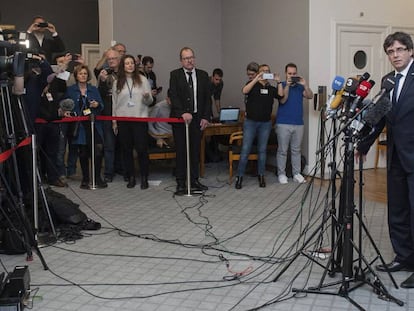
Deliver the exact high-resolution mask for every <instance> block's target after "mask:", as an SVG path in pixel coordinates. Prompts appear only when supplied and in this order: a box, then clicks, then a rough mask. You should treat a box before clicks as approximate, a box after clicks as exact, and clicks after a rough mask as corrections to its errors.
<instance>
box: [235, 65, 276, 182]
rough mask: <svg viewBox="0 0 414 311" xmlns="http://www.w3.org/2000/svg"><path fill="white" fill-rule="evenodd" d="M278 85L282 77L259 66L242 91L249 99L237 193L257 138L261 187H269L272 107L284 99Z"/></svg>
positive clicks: (263, 66) (238, 170)
mask: <svg viewBox="0 0 414 311" xmlns="http://www.w3.org/2000/svg"><path fill="white" fill-rule="evenodd" d="M268 79H269V80H275V81H276V82H277V83H278V86H277V87H274V86H272V85H270V83H269V81H268ZM279 84H280V77H279V75H274V74H272V73H270V67H269V66H268V65H265V64H263V65H260V66H259V73H258V74H257V75H256V76H254V77H253V78H252V79H251V80H250V81H249V82H247V83H246V85H245V86H244V87H243V89H242V92H243V94H245V95H246V117H245V119H244V124H243V145H242V150H241V153H240V161H239V166H238V168H237V178H236V189H241V188H242V183H243V175H244V171H245V170H246V165H247V161H248V157H249V154H250V150H251V148H252V145H253V141H254V139H255V138H257V153H258V157H259V158H258V161H257V171H258V177H259V187H262V188H263V187H266V181H265V178H264V172H265V166H266V148H267V141H268V140H269V135H270V131H271V129H272V120H271V117H272V109H273V103H274V100H275V99H278V100H280V99H281V98H282V97H283V90H282V88H281V87H280V85H279Z"/></svg>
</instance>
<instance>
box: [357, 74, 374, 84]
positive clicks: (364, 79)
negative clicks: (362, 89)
mask: <svg viewBox="0 0 414 311" xmlns="http://www.w3.org/2000/svg"><path fill="white" fill-rule="evenodd" d="M370 77H371V75H370V74H369V72H364V73H363V74H362V75H361V76H360V77H359V80H358V82H359V83H361V82H362V81H367V80H368V79H369V78H370Z"/></svg>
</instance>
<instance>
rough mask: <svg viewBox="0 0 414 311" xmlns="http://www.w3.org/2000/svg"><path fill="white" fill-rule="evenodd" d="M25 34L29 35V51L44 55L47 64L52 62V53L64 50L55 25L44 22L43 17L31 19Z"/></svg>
mask: <svg viewBox="0 0 414 311" xmlns="http://www.w3.org/2000/svg"><path fill="white" fill-rule="evenodd" d="M27 33H28V34H29V44H30V45H29V49H30V50H31V51H35V52H37V53H39V54H44V55H45V56H46V59H47V61H48V62H49V63H51V61H52V55H53V53H60V52H63V51H64V50H65V44H64V43H63V41H62V39H61V38H60V37H59V35H58V33H57V31H56V28H55V25H53V24H52V23H49V22H46V20H45V18H44V17H43V16H35V17H34V18H33V21H32V24H31V25H30V27H29V28H28V29H27Z"/></svg>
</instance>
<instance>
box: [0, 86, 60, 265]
mask: <svg viewBox="0 0 414 311" xmlns="http://www.w3.org/2000/svg"><path fill="white" fill-rule="evenodd" d="M11 84H12V83H11V82H10V80H9V79H2V80H1V81H0V96H1V97H0V99H1V107H0V110H2V111H1V112H2V115H3V120H2V123H3V124H2V130H3V129H4V131H3V133H5V135H6V137H5V141H7V145H8V147H9V149H11V150H13V153H12V155H11V165H10V167H9V170H8V171H9V173H10V175H11V176H9V177H13V179H14V180H13V181H14V187H15V192H16V193H17V199H16V200H14V197H15V195H14V193H13V190H12V188H11V187H10V186H9V185H8V183H7V179H6V177H5V176H4V174H3V173H4V172H3V170H2V171H1V177H2V187H3V188H5V189H7V194H8V196H9V197H10V201H11V202H13V204H12V206H13V207H14V208H15V209H16V213H17V214H18V215H19V220H20V222H21V225H22V228H23V234H24V239H25V241H26V245H27V246H32V247H33V249H34V250H35V251H36V253H37V255H38V256H39V258H40V261H41V262H42V265H43V267H44V269H45V270H48V267H47V264H46V262H45V260H44V258H43V255H42V254H41V252H40V250H39V246H38V243H37V239H36V238H35V237H36V232H33V230H32V228H31V225H30V223H29V221H28V217H27V214H26V210H25V205H24V200H23V189H22V183H21V179H20V171H19V166H18V163H17V156H16V153H15V152H14V151H15V150H16V149H17V134H16V123H19V125H20V126H22V127H23V130H24V134H23V135H22V136H23V137H24V138H27V137H29V134H28V127H27V123H26V119H25V113H24V110H23V106H22V105H21V99H20V97H19V95H17V96H14V97H12V96H11V94H10V93H11ZM12 99H15V101H16V103H12ZM24 162H26V161H24ZM33 162H35V161H33ZM34 174H37V178H39V174H38V171H37V166H36V165H35V163H34V165H33V176H34ZM33 179H35V178H33ZM39 184H41V183H40V182H39ZM42 190H43V189H42ZM33 193H36V195H34V197H35V198H37V187H36V183H35V182H34V185H33ZM42 195H44V191H42ZM44 199H45V200H46V198H45V197H44ZM0 203H2V202H0ZM33 204H37V202H34V203H33ZM45 206H46V209H47V212H48V215H49V216H50V212H49V209H48V206H47V203H46V204H45ZM34 214H36V212H34ZM35 223H36V220H35ZM52 227H53V224H52ZM27 258H28V260H31V259H32V252H31V249H30V247H27Z"/></svg>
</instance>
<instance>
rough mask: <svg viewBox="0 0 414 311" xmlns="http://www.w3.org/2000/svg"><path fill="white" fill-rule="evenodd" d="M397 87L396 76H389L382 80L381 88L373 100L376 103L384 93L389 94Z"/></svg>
mask: <svg viewBox="0 0 414 311" xmlns="http://www.w3.org/2000/svg"><path fill="white" fill-rule="evenodd" d="M394 87H395V77H393V76H389V77H387V78H385V79H384V80H383V81H382V84H381V90H380V91H379V93H378V94H377V95H375V96H374V99H373V100H372V102H373V103H374V105H375V104H376V103H377V102H378V101H379V100H380V99H381V98H382V97H384V95H388V93H389V92H391V90H393V89H394Z"/></svg>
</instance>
